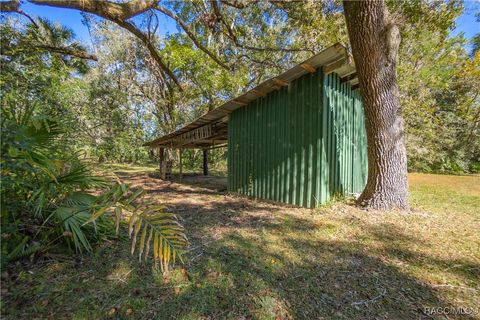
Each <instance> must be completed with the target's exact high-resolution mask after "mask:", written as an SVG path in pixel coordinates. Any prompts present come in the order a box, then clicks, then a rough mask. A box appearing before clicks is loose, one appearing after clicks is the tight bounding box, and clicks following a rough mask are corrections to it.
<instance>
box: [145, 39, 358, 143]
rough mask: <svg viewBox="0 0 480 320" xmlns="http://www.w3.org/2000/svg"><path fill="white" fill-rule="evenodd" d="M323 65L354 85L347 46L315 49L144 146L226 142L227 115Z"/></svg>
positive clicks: (356, 85) (353, 69)
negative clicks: (271, 75) (300, 60)
mask: <svg viewBox="0 0 480 320" xmlns="http://www.w3.org/2000/svg"><path fill="white" fill-rule="evenodd" d="M318 68H323V70H322V71H323V73H324V74H329V73H332V72H336V73H337V74H338V75H339V76H340V77H341V78H342V81H344V82H349V83H350V84H351V85H352V86H353V87H358V79H357V76H356V71H355V66H354V64H353V60H352V58H351V56H350V54H349V53H348V52H347V49H346V48H345V47H344V46H343V45H342V44H340V43H336V44H334V45H333V46H331V47H329V48H327V49H325V50H323V51H321V52H320V53H317V54H316V55H314V56H313V57H311V58H309V59H307V60H305V61H304V62H302V63H300V64H298V65H296V66H294V67H293V68H291V69H289V70H287V71H285V72H284V73H282V74H280V75H278V76H276V77H274V78H271V79H269V80H266V81H264V82H262V83H261V84H259V85H258V86H256V87H255V88H253V89H250V90H248V91H247V92H245V93H244V94H242V95H240V96H238V97H236V98H234V99H232V100H230V101H227V102H225V103H224V104H223V105H221V106H219V107H217V108H215V109H213V110H211V111H209V112H208V113H206V114H204V115H202V116H201V117H199V118H197V119H196V120H194V121H193V122H191V123H189V124H187V125H186V126H184V127H182V128H180V129H177V130H175V131H173V132H171V133H169V134H167V135H164V136H162V137H159V138H157V139H155V140H153V141H150V142H147V143H146V144H144V146H148V147H165V148H202V149H205V148H209V147H211V146H214V145H219V144H222V143H225V142H227V123H228V115H229V114H230V113H232V112H233V111H235V110H237V109H239V108H242V107H244V106H246V105H248V104H249V103H250V102H252V101H254V100H256V99H258V98H260V97H263V96H265V95H267V94H268V93H270V92H272V91H274V90H278V89H280V88H281V87H283V86H288V85H289V83H290V82H292V81H293V80H296V79H298V78H300V77H301V76H303V75H305V74H307V73H312V72H316V70H317V69H318Z"/></svg>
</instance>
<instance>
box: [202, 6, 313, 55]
mask: <svg viewBox="0 0 480 320" xmlns="http://www.w3.org/2000/svg"><path fill="white" fill-rule="evenodd" d="M211 3H212V7H213V11H214V12H215V15H216V16H217V17H218V19H220V21H221V22H222V23H223V25H224V26H225V29H226V30H227V34H226V35H227V37H229V38H230V39H231V40H232V41H233V42H234V43H235V45H236V46H237V47H239V48H242V49H247V50H252V51H258V52H262V51H272V52H311V53H312V54H314V53H315V52H314V51H313V50H310V49H295V48H275V47H253V46H248V45H245V44H243V43H241V42H240V41H239V40H238V38H237V36H236V34H235V32H234V31H233V30H232V28H231V27H230V24H229V23H228V22H227V21H226V20H225V18H224V16H223V14H222V12H221V10H220V7H219V5H218V3H217V0H212V1H211ZM221 3H224V4H227V5H229V6H233V7H235V8H238V9H243V8H245V7H246V6H248V5H250V4H252V3H254V2H253V1H252V2H250V3H248V4H245V5H244V6H243V7H241V8H240V7H239V6H238V1H235V3H236V4H237V6H235V5H232V4H231V3H226V2H225V1H223V0H222V1H221Z"/></svg>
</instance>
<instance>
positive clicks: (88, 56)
mask: <svg viewBox="0 0 480 320" xmlns="http://www.w3.org/2000/svg"><path fill="white" fill-rule="evenodd" d="M35 47H36V48H38V49H43V50H47V51H50V52H55V53H60V54H64V55H68V56H72V57H76V58H80V59H85V60H94V61H98V58H97V56H96V55H94V54H90V53H87V52H84V51H80V50H72V49H68V48H62V47H55V46H49V45H38V46H35Z"/></svg>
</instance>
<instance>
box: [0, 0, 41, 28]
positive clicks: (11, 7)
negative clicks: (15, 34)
mask: <svg viewBox="0 0 480 320" xmlns="http://www.w3.org/2000/svg"><path fill="white" fill-rule="evenodd" d="M0 12H12V13H18V14H21V15H22V16H24V17H26V18H27V19H28V20H30V22H31V23H32V24H33V25H34V26H35V27H37V28H38V25H37V23H36V22H35V20H33V18H32V17H30V16H29V15H28V14H27V13H25V11H23V10H21V9H20V2H19V1H18V0H13V1H5V2H0Z"/></svg>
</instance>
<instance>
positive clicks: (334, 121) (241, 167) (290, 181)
mask: <svg viewBox="0 0 480 320" xmlns="http://www.w3.org/2000/svg"><path fill="white" fill-rule="evenodd" d="M366 145H367V144H366V137H365V126H364V114H363V107H362V104H361V100H360V96H359V94H358V90H357V91H352V90H351V87H350V85H348V84H342V83H341V82H340V79H339V77H338V76H337V75H336V74H329V75H327V76H323V75H322V72H321V71H320V70H319V71H317V72H316V73H313V74H307V75H304V76H302V77H301V78H299V79H297V80H295V81H293V82H291V83H290V85H289V86H288V87H283V88H282V89H280V90H277V91H273V92H271V93H269V94H268V95H266V96H265V97H262V98H258V99H257V100H255V101H253V102H251V103H249V104H248V105H247V106H245V107H243V108H240V109H237V110H236V111H234V112H233V113H232V114H230V119H229V122H228V187H229V191H230V192H236V193H241V194H245V195H248V196H252V197H255V198H262V199H269V200H274V201H279V202H284V203H290V204H294V205H297V206H302V207H308V208H312V207H316V206H318V205H320V204H322V203H325V202H327V201H328V200H329V199H330V198H331V197H332V196H333V195H334V194H336V193H340V194H344V193H347V194H348V193H358V192H361V191H362V190H363V187H364V185H365V182H366V177H367V156H366Z"/></svg>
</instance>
